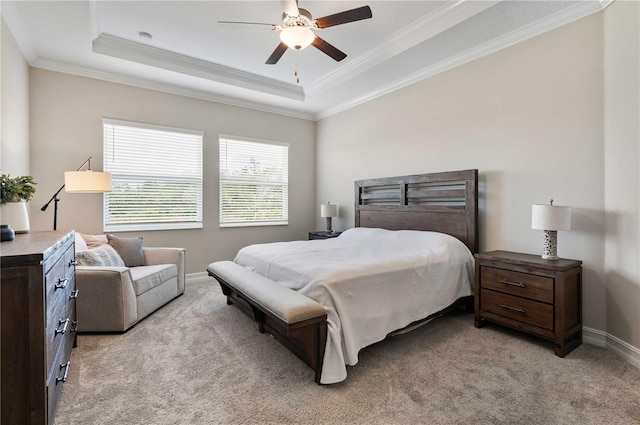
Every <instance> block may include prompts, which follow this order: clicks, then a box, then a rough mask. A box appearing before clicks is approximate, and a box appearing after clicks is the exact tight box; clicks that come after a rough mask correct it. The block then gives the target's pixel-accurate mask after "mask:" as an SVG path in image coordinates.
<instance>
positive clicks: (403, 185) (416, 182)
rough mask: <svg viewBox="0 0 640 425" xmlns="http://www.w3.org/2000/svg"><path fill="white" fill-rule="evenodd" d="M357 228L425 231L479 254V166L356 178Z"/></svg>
mask: <svg viewBox="0 0 640 425" xmlns="http://www.w3.org/2000/svg"><path fill="white" fill-rule="evenodd" d="M355 190H356V193H355V203H356V205H355V216H356V217H355V219H356V223H355V225H356V227H380V228H383V229H389V230H427V231H434V232H441V233H446V234H449V235H451V236H454V237H456V238H458V239H460V240H461V241H462V242H464V243H465V245H467V247H468V248H469V250H471V252H474V253H475V252H478V170H475V169H474V170H462V171H447V172H443V173H431V174H418V175H413V176H400V177H385V178H379V179H368V180H358V181H356V182H355Z"/></svg>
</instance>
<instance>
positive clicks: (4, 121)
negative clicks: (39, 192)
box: [0, 19, 29, 177]
mask: <svg viewBox="0 0 640 425" xmlns="http://www.w3.org/2000/svg"><path fill="white" fill-rule="evenodd" d="M1 21H2V24H1V26H2V50H1V51H0V53H1V58H0V59H1V60H0V62H1V63H2V66H1V71H0V72H1V74H0V75H1V78H0V79H1V80H2V84H1V87H0V93H2V97H1V101H0V109H1V111H2V112H1V116H0V124H1V131H0V137H1V142H0V170H1V171H2V174H11V175H12V176H14V177H16V176H24V175H29V64H28V63H27V61H26V60H25V59H24V57H23V56H22V53H21V52H20V48H19V47H18V45H17V44H16V41H15V39H14V38H13V35H12V34H11V32H9V30H8V28H7V26H6V24H5V22H4V20H3V19H1Z"/></svg>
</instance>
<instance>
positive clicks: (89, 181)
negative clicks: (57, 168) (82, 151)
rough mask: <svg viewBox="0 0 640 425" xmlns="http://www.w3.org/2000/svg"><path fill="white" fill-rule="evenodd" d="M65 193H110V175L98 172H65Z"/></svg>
mask: <svg viewBox="0 0 640 425" xmlns="http://www.w3.org/2000/svg"><path fill="white" fill-rule="evenodd" d="M64 186H65V192H70V193H102V192H110V191H111V174H109V173H102V172H99V171H91V170H87V171H65V173H64Z"/></svg>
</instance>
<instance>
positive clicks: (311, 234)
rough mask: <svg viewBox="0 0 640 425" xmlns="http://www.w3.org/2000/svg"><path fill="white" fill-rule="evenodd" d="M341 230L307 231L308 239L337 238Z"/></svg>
mask: <svg viewBox="0 0 640 425" xmlns="http://www.w3.org/2000/svg"><path fill="white" fill-rule="evenodd" d="M341 233H342V232H327V231H324V230H323V231H317V232H309V240H312V239H331V238H337V237H338V236H340V234H341Z"/></svg>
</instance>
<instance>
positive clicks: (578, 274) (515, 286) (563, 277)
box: [474, 251, 582, 357]
mask: <svg viewBox="0 0 640 425" xmlns="http://www.w3.org/2000/svg"><path fill="white" fill-rule="evenodd" d="M475 258H476V266H475V267H476V269H475V285H474V295H475V326H476V327H477V328H480V327H482V326H483V325H484V323H485V321H490V322H493V323H498V324H500V325H504V326H509V327H511V328H513V329H517V330H520V331H523V332H526V333H529V334H532V335H536V336H539V337H542V338H545V339H547V340H549V341H553V346H554V352H555V354H556V355H557V356H559V357H564V356H565V355H566V354H567V353H569V352H570V351H571V350H573V349H574V348H576V347H577V346H579V345H580V344H581V343H582V261H579V260H567V259H562V258H561V259H560V260H557V261H551V260H544V259H542V258H541V257H540V256H538V255H531V254H522V253H517V252H508V251H491V252H484V253H480V254H476V255H475Z"/></svg>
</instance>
